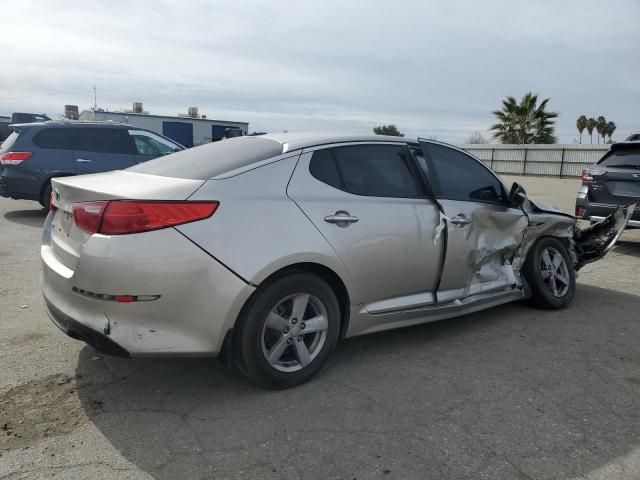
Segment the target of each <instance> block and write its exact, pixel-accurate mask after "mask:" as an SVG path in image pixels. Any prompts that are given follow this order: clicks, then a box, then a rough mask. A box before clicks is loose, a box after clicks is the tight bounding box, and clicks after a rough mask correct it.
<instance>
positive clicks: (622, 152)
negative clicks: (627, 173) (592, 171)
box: [598, 148, 640, 169]
mask: <svg viewBox="0 0 640 480" xmlns="http://www.w3.org/2000/svg"><path fill="white" fill-rule="evenodd" d="M598 165H602V166H603V167H609V168H633V169H640V149H639V148H621V149H619V150H614V151H612V152H609V153H608V154H607V155H605V156H604V158H603V159H602V160H600V161H599V162H598Z"/></svg>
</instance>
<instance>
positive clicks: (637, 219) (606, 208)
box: [576, 197, 640, 228]
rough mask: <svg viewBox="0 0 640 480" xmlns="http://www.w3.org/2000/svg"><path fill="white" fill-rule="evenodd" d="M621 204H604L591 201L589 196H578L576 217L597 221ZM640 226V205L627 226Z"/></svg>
mask: <svg viewBox="0 0 640 480" xmlns="http://www.w3.org/2000/svg"><path fill="white" fill-rule="evenodd" d="M618 207H620V205H611V204H602V203H593V202H590V201H589V200H588V199H587V198H584V197H578V198H577V199H576V217H578V218H582V219H583V220H591V221H593V222H597V221H600V220H603V219H605V218H606V217H607V216H609V215H611V214H612V213H613V212H615V211H616V209H617V208H618ZM629 227H633V228H640V207H638V208H636V209H635V211H634V212H633V215H632V217H631V219H630V220H629V223H628V224H627V228H629Z"/></svg>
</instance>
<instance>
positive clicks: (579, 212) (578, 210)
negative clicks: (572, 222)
mask: <svg viewBox="0 0 640 480" xmlns="http://www.w3.org/2000/svg"><path fill="white" fill-rule="evenodd" d="M576 217H578V218H582V217H584V208H582V207H576Z"/></svg>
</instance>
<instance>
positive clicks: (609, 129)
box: [607, 122, 618, 143]
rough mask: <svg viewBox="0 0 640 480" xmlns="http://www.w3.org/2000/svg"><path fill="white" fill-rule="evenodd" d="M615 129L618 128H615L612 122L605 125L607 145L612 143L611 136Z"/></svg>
mask: <svg viewBox="0 0 640 480" xmlns="http://www.w3.org/2000/svg"><path fill="white" fill-rule="evenodd" d="M616 128H618V127H617V126H616V124H615V123H614V122H609V123H607V135H608V137H609V143H611V142H613V138H612V136H613V132H615V131H616Z"/></svg>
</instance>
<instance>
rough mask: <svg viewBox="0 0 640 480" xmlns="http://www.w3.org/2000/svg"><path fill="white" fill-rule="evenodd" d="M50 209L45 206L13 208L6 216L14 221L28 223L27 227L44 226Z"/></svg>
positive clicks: (21, 223) (22, 223)
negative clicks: (25, 208)
mask: <svg viewBox="0 0 640 480" xmlns="http://www.w3.org/2000/svg"><path fill="white" fill-rule="evenodd" d="M48 213H49V211H48V210H46V209H45V208H34V209H29V210H12V211H9V212H6V213H5V214H4V218H6V219H7V220H9V221H10V222H13V223H18V224H20V225H26V226H27V227H37V228H42V226H43V225H44V221H45V219H46V218H47V214H48Z"/></svg>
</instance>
